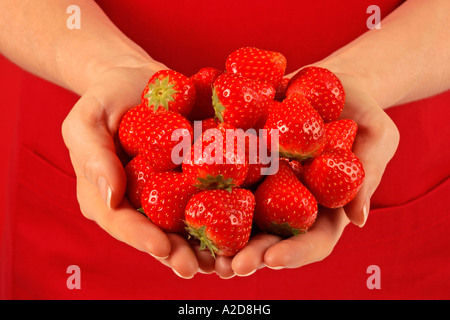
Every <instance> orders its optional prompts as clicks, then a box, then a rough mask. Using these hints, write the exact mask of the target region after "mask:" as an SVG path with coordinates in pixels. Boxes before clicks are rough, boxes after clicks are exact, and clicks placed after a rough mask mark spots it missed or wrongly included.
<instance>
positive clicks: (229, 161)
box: [182, 123, 248, 190]
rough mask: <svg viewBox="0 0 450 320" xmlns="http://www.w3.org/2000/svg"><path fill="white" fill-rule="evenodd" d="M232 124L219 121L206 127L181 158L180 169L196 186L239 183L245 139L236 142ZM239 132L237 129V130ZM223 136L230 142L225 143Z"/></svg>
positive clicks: (243, 173)
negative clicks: (210, 127) (209, 127)
mask: <svg viewBox="0 0 450 320" xmlns="http://www.w3.org/2000/svg"><path fill="white" fill-rule="evenodd" d="M235 133H236V128H234V127H233V126H231V125H229V124H226V123H222V124H219V125H218V126H217V128H213V129H209V130H206V131H205V132H204V133H203V134H202V136H201V137H200V138H199V139H197V141H195V143H194V145H193V146H192V147H191V150H190V152H189V153H188V154H186V156H185V157H184V159H183V164H182V169H183V172H184V173H185V174H186V175H188V176H189V177H190V181H191V183H192V184H194V185H196V186H197V187H198V188H200V189H217V188H219V189H227V190H231V188H232V187H237V186H240V185H241V184H242V183H243V182H244V179H245V178H246V176H247V172H248V161H246V159H245V142H240V141H239V139H238V137H237V136H234V137H233V136H232V134H235ZM237 133H239V131H238V132H237ZM227 137H229V138H228V140H230V142H232V145H230V146H229V147H227Z"/></svg>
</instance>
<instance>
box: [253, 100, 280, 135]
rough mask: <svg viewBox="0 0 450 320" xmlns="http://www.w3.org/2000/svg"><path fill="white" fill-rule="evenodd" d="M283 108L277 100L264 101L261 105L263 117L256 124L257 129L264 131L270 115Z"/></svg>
mask: <svg viewBox="0 0 450 320" xmlns="http://www.w3.org/2000/svg"><path fill="white" fill-rule="evenodd" d="M280 106H281V102H279V101H277V100H271V101H264V102H261V103H260V108H261V115H260V117H259V119H258V121H257V122H256V124H255V129H263V128H264V125H265V124H266V121H267V118H268V117H269V115H270V114H271V113H272V112H274V111H275V110H277V109H278V108H279V107H280Z"/></svg>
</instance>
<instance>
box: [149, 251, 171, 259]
mask: <svg viewBox="0 0 450 320" xmlns="http://www.w3.org/2000/svg"><path fill="white" fill-rule="evenodd" d="M148 254H149V255H151V256H152V257H153V258H155V259H157V260H165V259H167V258H168V257H169V255H167V256H165V257H160V256H157V255H154V254H153V253H150V252H149V253H148Z"/></svg>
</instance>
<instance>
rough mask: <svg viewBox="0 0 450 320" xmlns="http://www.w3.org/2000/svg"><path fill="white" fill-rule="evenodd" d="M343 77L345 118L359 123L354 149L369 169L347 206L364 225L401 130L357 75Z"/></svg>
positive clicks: (350, 213)
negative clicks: (355, 76) (371, 95)
mask: <svg viewBox="0 0 450 320" xmlns="http://www.w3.org/2000/svg"><path fill="white" fill-rule="evenodd" d="M339 78H340V80H341V81H342V83H343V85H344V88H345V90H346V93H347V96H346V102H345V107H344V110H343V112H342V115H341V118H347V119H353V120H354V121H356V123H357V124H358V134H357V135H356V139H355V142H354V145H353V152H354V153H355V154H356V155H357V156H358V158H359V159H360V160H361V162H362V164H363V168H364V171H365V180H364V182H363V184H362V186H361V189H360V190H359V192H358V194H357V195H356V197H355V199H353V200H352V201H351V202H350V203H349V204H348V205H346V206H345V211H346V213H347V216H348V217H349V219H350V221H351V222H353V223H354V224H356V225H359V226H363V225H364V224H365V222H366V220H367V216H368V213H369V208H370V198H371V197H372V194H373V193H374V192H375V190H376V188H377V187H378V185H379V183H380V181H381V178H382V176H383V173H384V170H385V168H386V165H387V164H388V162H389V161H390V160H391V159H392V157H393V156H394V153H395V151H396V149H397V146H398V143H399V132H398V129H397V127H396V126H395V124H394V122H393V121H392V120H391V119H390V118H389V116H388V115H387V114H386V113H385V112H384V111H383V110H382V108H381V107H380V106H379V105H378V103H377V102H376V101H375V100H374V99H373V98H372V97H370V96H369V95H368V94H367V91H366V90H365V88H364V87H363V85H362V84H361V83H360V82H359V81H358V80H357V79H356V78H354V77H351V76H348V75H345V74H339Z"/></svg>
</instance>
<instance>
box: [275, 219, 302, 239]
mask: <svg viewBox="0 0 450 320" xmlns="http://www.w3.org/2000/svg"><path fill="white" fill-rule="evenodd" d="M266 231H268V232H270V233H275V234H278V235H280V236H282V237H291V236H298V235H299V234H304V233H306V230H305V229H299V228H293V227H291V226H290V225H289V223H288V222H283V223H276V222H272V223H271V224H270V226H269V227H268V228H267V230H266Z"/></svg>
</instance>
